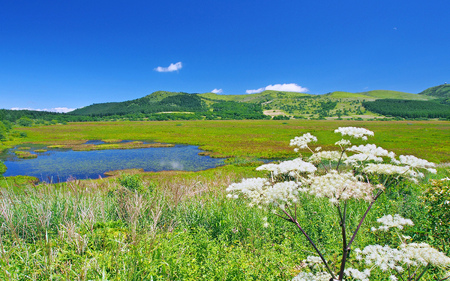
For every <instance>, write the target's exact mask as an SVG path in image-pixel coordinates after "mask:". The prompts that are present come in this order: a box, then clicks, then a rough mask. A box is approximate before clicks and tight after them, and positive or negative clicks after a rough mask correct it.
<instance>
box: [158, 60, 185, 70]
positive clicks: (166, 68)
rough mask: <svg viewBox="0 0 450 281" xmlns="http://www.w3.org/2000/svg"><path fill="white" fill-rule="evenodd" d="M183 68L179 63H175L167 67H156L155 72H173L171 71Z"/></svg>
mask: <svg viewBox="0 0 450 281" xmlns="http://www.w3.org/2000/svg"><path fill="white" fill-rule="evenodd" d="M182 67H183V64H182V63H181V61H179V62H177V63H171V64H170V65H169V67H162V66H158V67H157V68H155V71H158V72H173V71H178V70H180V69H181V68H182Z"/></svg>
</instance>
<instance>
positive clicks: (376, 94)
mask: <svg viewBox="0 0 450 281" xmlns="http://www.w3.org/2000/svg"><path fill="white" fill-rule="evenodd" d="M359 94H361V95H365V96H368V97H373V98H376V99H400V100H430V99H432V97H428V96H424V95H420V94H410V93H404V92H397V91H389V90H374V91H369V92H362V93H359Z"/></svg>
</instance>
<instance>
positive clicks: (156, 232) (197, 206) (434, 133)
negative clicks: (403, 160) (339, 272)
mask: <svg viewBox="0 0 450 281" xmlns="http://www.w3.org/2000/svg"><path fill="white" fill-rule="evenodd" d="M177 124H179V121H174V122H103V123H73V124H68V125H66V126H59V127H58V128H57V129H55V128H54V127H50V126H48V127H35V128H26V129H23V130H24V131H26V132H27V135H28V138H27V139H26V140H25V141H31V142H37V143H44V144H71V143H82V142H84V141H86V140H95V139H116V140H118V139H131V140H139V139H140V140H157V141H161V142H169V143H189V144H196V145H201V146H202V147H206V148H208V149H209V150H210V151H211V152H213V153H216V154H228V155H233V156H236V158H234V159H231V160H230V161H229V163H232V164H231V165H227V166H222V167H218V168H215V169H210V170H205V171H200V172H182V171H168V172H158V173H155V172H147V173H140V174H138V175H136V174H134V175H133V172H131V171H128V172H129V173H128V174H126V171H124V173H120V172H119V173H117V174H116V175H114V176H113V177H111V178H106V179H101V180H86V181H78V180H75V181H70V182H67V183H60V184H55V185H49V184H42V185H38V186H35V185H34V184H30V183H26V182H25V181H24V179H23V178H20V179H19V178H17V181H15V182H13V181H12V179H11V178H7V179H3V180H2V179H0V185H1V186H2V190H1V192H0V225H2V228H1V237H0V249H1V255H0V279H2V280H28V279H31V280H290V279H292V278H293V277H294V276H295V275H296V274H298V273H299V272H300V270H305V269H304V268H302V266H301V264H302V262H301V261H302V260H303V259H305V258H306V257H307V256H310V255H313V249H312V248H311V247H310V246H309V245H308V242H307V240H306V239H305V238H304V237H303V236H302V235H301V234H300V233H299V232H298V230H297V229H296V228H294V227H293V226H292V225H289V224H287V223H285V222H284V221H283V220H281V219H278V218H277V217H275V216H271V215H269V216H268V223H269V227H268V228H264V227H263V218H264V217H265V216H267V214H266V213H265V212H264V211H262V210H259V209H257V208H250V207H249V206H248V201H246V200H244V199H237V200H230V199H228V198H226V192H225V189H226V187H227V186H228V185H229V184H231V183H233V182H239V181H241V180H242V178H248V177H262V176H265V173H264V172H260V171H256V170H255V168H256V167H257V166H259V165H260V164H261V163H260V162H258V161H257V158H258V157H262V156H274V155H277V156H286V157H294V156H295V154H293V153H292V148H290V147H289V146H288V143H289V140H290V139H291V138H293V137H295V136H299V135H301V134H303V133H306V132H311V133H312V134H314V135H316V136H317V137H318V138H319V143H318V145H319V144H320V145H321V146H322V147H324V148H326V147H329V146H331V145H332V144H333V143H334V142H335V141H337V140H339V139H340V138H339V136H337V135H335V134H333V133H330V131H332V130H333V129H335V128H337V127H339V126H358V127H359V126H361V127H366V128H368V129H370V130H373V131H374V132H375V137H374V138H373V142H374V143H377V144H378V145H381V146H382V147H384V148H386V149H390V150H394V151H396V152H397V153H400V152H402V153H403V154H413V155H416V156H419V157H423V158H425V159H427V160H433V159H435V160H434V161H436V160H438V161H441V162H448V159H449V158H450V157H449V141H450V138H449V134H450V130H449V129H450V128H449V127H450V122H437V121H436V122H364V123H362V122H356V121H341V122H336V121H299V120H289V121H184V122H183V126H177ZM370 142H371V143H372V141H370ZM323 144H325V145H323ZM449 175H450V170H449V169H448V167H443V168H439V169H438V174H437V175H435V176H433V177H429V178H442V177H446V176H449ZM429 178H426V179H424V182H423V184H424V185H422V184H420V185H416V184H412V183H408V184H404V185H399V186H397V187H395V188H393V189H392V190H389V191H388V192H386V193H385V194H384V195H382V197H380V199H379V201H378V202H377V203H376V204H375V205H374V207H373V208H372V210H371V211H370V212H369V215H368V217H367V220H366V222H367V223H364V224H363V226H362V229H361V232H360V234H359V235H358V237H357V239H356V240H355V243H354V244H353V247H355V248H356V247H364V246H365V245H369V244H374V243H385V242H390V240H388V238H386V237H383V236H376V235H373V234H371V232H370V227H371V226H372V225H371V224H370V223H369V222H373V221H375V220H376V219H377V218H379V217H381V216H383V215H385V214H395V213H399V214H401V215H402V216H404V217H407V218H411V219H413V220H414V222H415V226H414V227H412V228H410V229H407V230H406V233H405V234H406V235H409V236H411V237H413V239H414V241H417V242H420V241H426V242H428V243H430V244H433V245H434V246H436V247H440V245H448V242H449V241H447V240H442V239H441V238H442V237H435V236H436V235H435V234H436V233H441V232H442V233H446V232H448V231H447V230H448V229H447V228H442V227H441V226H440V225H439V224H436V225H430V224H429V223H428V219H429V217H430V213H429V211H428V210H429V208H424V206H430V205H424V204H428V203H427V201H426V200H425V201H424V200H423V198H421V197H420V196H421V195H422V194H424V191H425V190H426V189H427V184H428V182H427V180H428V179H429ZM20 180H22V181H20ZM427 200H428V201H430V199H429V198H428V199H427ZM432 203H433V204H439V203H440V201H432ZM298 206H299V209H298V212H297V213H298V216H299V218H300V221H301V223H302V226H303V227H304V229H305V230H306V231H307V232H308V233H310V234H311V238H312V239H313V240H314V241H316V242H317V245H318V247H319V248H320V249H326V255H327V257H328V258H329V259H330V260H332V259H334V258H335V256H337V254H338V253H339V251H340V250H341V247H342V245H340V244H339V243H337V242H336V241H337V240H338V239H339V236H340V232H339V229H340V227H339V225H338V223H337V222H336V220H335V216H336V212H335V210H334V209H332V208H330V205H329V202H328V200H327V199H315V198H311V197H309V196H304V197H302V199H301V202H300V204H299V205H298ZM365 207H366V203H364V202H362V201H361V202H359V201H358V202H352V203H350V204H349V206H348V215H349V218H350V219H349V225H348V227H349V228H352V229H353V228H354V227H355V226H356V225H357V223H358V222H357V220H356V219H351V218H354V217H358V216H361V215H362V213H363V212H364V209H365ZM433 227H438V228H439V231H440V232H437V231H436V230H434V228H433ZM446 227H447V226H446ZM436 238H439V239H436ZM446 243H447V244H446ZM447 249H448V248H447ZM447 254H448V253H447ZM332 266H333V268H334V269H336V268H337V267H338V265H336V264H334V265H332ZM379 274H380V273H379V272H374V273H373V276H371V280H380V281H381V280H386V279H383V277H380V276H382V275H379ZM422 280H432V279H431V276H430V275H427V276H425V278H424V279H422Z"/></svg>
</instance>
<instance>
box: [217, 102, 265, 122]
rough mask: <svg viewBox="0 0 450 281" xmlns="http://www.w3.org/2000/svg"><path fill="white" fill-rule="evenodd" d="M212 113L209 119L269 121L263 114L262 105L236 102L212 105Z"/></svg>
mask: <svg viewBox="0 0 450 281" xmlns="http://www.w3.org/2000/svg"><path fill="white" fill-rule="evenodd" d="M212 109H213V111H212V113H211V114H209V115H208V117H220V119H232V120H242V119H267V118H268V117H267V116H265V115H264V114H263V112H262V108H261V105H258V104H251V103H242V102H234V101H224V102H218V103H215V104H213V105H212Z"/></svg>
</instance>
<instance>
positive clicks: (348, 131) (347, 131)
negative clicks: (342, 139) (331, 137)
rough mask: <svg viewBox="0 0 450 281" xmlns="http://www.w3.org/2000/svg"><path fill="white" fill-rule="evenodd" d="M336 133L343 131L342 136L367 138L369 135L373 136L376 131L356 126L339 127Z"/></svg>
mask: <svg viewBox="0 0 450 281" xmlns="http://www.w3.org/2000/svg"><path fill="white" fill-rule="evenodd" d="M334 132H335V133H341V135H342V136H350V137H354V138H357V139H359V138H363V139H364V140H367V137H368V136H370V137H371V136H373V135H374V133H373V132H372V131H369V130H367V129H364V128H356V127H339V128H338V129H336V130H334Z"/></svg>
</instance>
